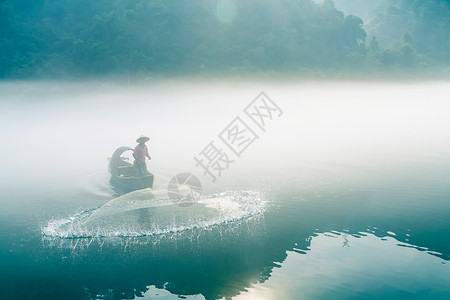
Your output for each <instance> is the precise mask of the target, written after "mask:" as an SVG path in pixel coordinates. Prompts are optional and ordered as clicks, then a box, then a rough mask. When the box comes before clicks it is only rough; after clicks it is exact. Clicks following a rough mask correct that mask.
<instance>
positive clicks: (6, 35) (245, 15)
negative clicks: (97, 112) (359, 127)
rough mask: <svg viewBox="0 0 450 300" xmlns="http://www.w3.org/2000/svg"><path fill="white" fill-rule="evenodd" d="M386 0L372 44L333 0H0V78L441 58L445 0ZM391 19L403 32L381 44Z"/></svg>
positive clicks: (313, 67) (326, 67)
mask: <svg viewBox="0 0 450 300" xmlns="http://www.w3.org/2000/svg"><path fill="white" fill-rule="evenodd" d="M388 2H389V3H390V4H389V5H387V6H386V7H385V9H384V11H383V13H381V14H379V15H378V17H377V19H376V20H375V19H374V21H373V22H372V23H371V25H372V27H373V28H376V29H373V32H374V35H376V38H378V41H379V44H378V42H377V40H376V39H373V38H372V40H371V41H370V42H368V43H366V36H367V34H366V31H365V30H364V29H363V21H362V19H360V18H359V17H357V16H353V15H348V16H345V15H344V13H342V12H340V11H338V10H337V9H336V8H335V6H334V4H333V1H331V0H325V1H323V2H322V3H316V2H313V1H311V0H243V1H237V0H108V1H106V0H96V1H92V0H77V1H73V0H0V77H2V78H27V77H83V76H98V75H110V74H129V73H140V74H147V73H154V74H161V73H165V74H190V73H196V74H197V73H200V74H203V73H205V74H208V73H219V74H241V73H259V72H280V73H286V72H289V73H297V74H304V73H327V72H328V73H336V72H342V71H346V70H360V69H361V68H365V69H367V70H370V69H376V68H384V69H385V70H389V68H390V67H394V66H395V67H396V68H397V67H400V68H403V67H411V66H419V65H433V64H437V63H439V64H442V63H444V64H447V65H448V63H449V61H450V59H449V47H450V40H449V36H450V35H449V34H448V33H449V28H450V26H449V19H448V15H449V14H448V12H449V10H448V1H433V0H429V1H406V0H405V1H400V0H398V1H395V0H392V1H388ZM399 24H402V26H403V27H402V26H400V25H399ZM393 26H395V28H396V29H395V30H398V31H399V32H403V34H402V37H401V39H398V40H396V38H395V37H392V38H391V40H392V41H390V42H389V43H387V44H389V45H388V46H389V47H391V48H392V49H391V50H383V49H381V48H380V46H379V45H380V44H386V39H388V37H387V36H386V35H383V34H384V33H386V32H389V31H390V30H391V29H390V28H391V27H393ZM386 34H388V33H386ZM374 43H377V45H376V47H375V45H374ZM391 45H392V46H391Z"/></svg>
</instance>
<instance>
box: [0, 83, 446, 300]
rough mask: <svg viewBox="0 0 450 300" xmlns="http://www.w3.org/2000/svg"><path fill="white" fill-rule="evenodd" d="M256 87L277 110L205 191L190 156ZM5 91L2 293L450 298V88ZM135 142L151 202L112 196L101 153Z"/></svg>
mask: <svg viewBox="0 0 450 300" xmlns="http://www.w3.org/2000/svg"><path fill="white" fill-rule="evenodd" d="M262 90H264V91H265V92H266V93H267V94H268V95H269V96H270V97H271V98H272V99H273V100H274V101H275V102H276V103H277V104H278V105H279V107H280V108H282V109H283V115H282V116H281V117H279V118H276V119H274V120H273V121H271V123H270V124H268V126H267V130H266V131H265V132H262V131H261V132H258V136H259V138H258V139H257V140H256V141H255V142H254V143H253V144H252V145H251V146H250V147H249V148H248V149H247V150H246V151H245V153H243V154H242V155H241V157H234V159H235V162H234V163H233V164H231V165H230V168H229V169H228V170H226V171H224V172H223V174H222V176H221V177H219V178H218V180H217V181H216V182H214V183H213V182H211V180H210V178H209V177H208V176H205V175H204V174H203V172H202V170H201V169H199V168H198V167H196V166H195V161H194V160H193V157H194V156H196V155H198V154H199V152H200V151H202V149H203V148H204V147H205V146H206V145H207V144H208V143H209V142H210V141H212V140H214V141H216V142H217V143H218V144H219V139H218V138H217V136H218V134H219V133H220V132H221V131H222V130H223V129H224V128H225V127H226V126H227V125H228V124H229V123H230V122H231V121H232V120H233V119H234V118H235V117H236V116H243V114H242V113H243V112H242V110H243V109H244V107H245V106H246V105H247V104H248V103H250V102H251V101H252V100H253V99H254V97H256V95H258V93H259V92H260V91H262ZM0 91H1V95H2V96H1V102H0V114H1V118H0V125H1V129H0V139H1V141H2V157H1V159H0V163H1V164H2V167H3V168H2V169H3V171H4V172H3V173H2V175H1V176H0V179H1V182H0V189H1V190H0V204H1V210H0V230H1V231H0V232H1V235H0V269H1V270H2V272H0V277H1V278H0V299H134V298H137V297H143V298H144V299H153V298H156V299H179V298H183V299H448V298H449V297H450V264H449V260H450V221H449V220H450V218H449V217H450V184H449V183H450V143H449V141H450V119H448V113H449V112H450V104H448V103H447V102H448V99H447V98H448V95H449V94H450V87H449V85H448V83H414V84H413V83H402V84H396V85H394V84H365V83H358V84H351V83H288V84H279V83H270V84H269V83H236V82H234V83H223V82H222V83H217V82H213V83H208V84H204V83H193V82H190V83H187V82H158V83H151V84H150V83H142V84H139V85H136V86H133V87H129V86H120V85H114V84H110V83H96V84H87V83H78V84H75V83H71V84H62V83H45V82H38V83H2V84H0ZM141 134H147V135H149V136H150V137H151V141H150V144H149V148H150V155H151V156H152V161H151V162H150V163H149V169H150V170H151V171H152V172H153V173H154V174H155V176H156V179H155V186H154V191H153V192H152V191H149V190H144V191H139V192H134V193H131V194H127V195H124V196H122V197H121V198H118V199H117V197H119V196H121V195H120V194H118V193H117V192H116V191H115V190H114V189H113V188H112V187H111V186H110V184H109V174H108V172H107V163H108V157H110V156H111V154H112V152H113V151H114V150H115V149H116V148H118V147H120V146H124V145H128V146H134V144H135V142H134V140H135V139H136V138H137V137H138V136H139V135H141ZM224 149H225V148H224ZM230 155H231V154H230ZM180 172H192V173H194V174H195V175H196V176H198V178H199V179H200V180H201V182H202V185H203V196H202V198H201V199H200V201H199V202H198V203H197V204H195V205H193V206H191V207H188V208H180V207H178V206H176V205H174V204H173V203H172V202H171V201H170V200H169V199H168V197H167V194H166V189H167V184H168V182H169V180H170V179H171V177H172V176H173V175H175V174H177V173H180Z"/></svg>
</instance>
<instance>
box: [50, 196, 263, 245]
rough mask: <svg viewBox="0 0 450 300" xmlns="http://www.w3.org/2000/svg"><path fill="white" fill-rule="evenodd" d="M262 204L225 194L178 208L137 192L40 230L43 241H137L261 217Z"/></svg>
mask: <svg viewBox="0 0 450 300" xmlns="http://www.w3.org/2000/svg"><path fill="white" fill-rule="evenodd" d="M264 203H265V202H264V201H263V199H262V197H261V195H260V193H258V192H255V191H227V192H223V193H219V194H211V195H207V196H205V197H202V198H201V199H200V200H199V201H198V202H197V203H196V204H195V205H192V206H190V207H179V206H177V205H175V204H174V203H173V202H172V201H170V199H169V198H168V196H167V193H166V191H152V190H151V189H145V190H139V191H135V192H132V193H129V194H126V195H124V196H121V197H118V198H115V199H113V200H111V201H109V202H107V203H106V204H105V205H103V206H101V207H99V208H95V209H89V210H85V211H83V212H80V213H77V214H75V215H73V216H71V217H69V218H64V219H52V220H50V221H49V222H48V224H47V226H45V227H43V228H42V234H43V235H44V236H47V237H59V238H90V237H140V236H151V235H159V234H164V233H176V232H181V231H186V230H191V229H194V228H209V227H211V226H215V225H220V224H226V223H230V222H236V221H239V220H243V219H246V218H249V217H251V216H254V215H258V214H261V213H262V212H263V210H264Z"/></svg>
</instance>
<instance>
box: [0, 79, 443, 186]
mask: <svg viewBox="0 0 450 300" xmlns="http://www.w3.org/2000/svg"><path fill="white" fill-rule="evenodd" d="M1 89H2V91H3V92H2V94H3V96H2V101H1V104H0V105H1V114H2V116H1V122H2V124H1V125H2V126H1V128H0V134H1V138H2V141H3V145H5V146H4V147H3V150H2V153H3V154H2V165H3V167H4V170H5V172H4V174H5V175H6V174H7V176H4V177H5V178H4V179H3V180H2V184H4V185H6V186H8V185H10V184H14V183H17V182H18V179H19V178H20V179H24V180H32V181H33V182H34V181H41V180H50V179H51V180H56V182H57V181H58V180H61V179H62V180H69V178H70V180H71V181H72V180H74V176H72V173H75V174H77V176H87V175H89V174H93V173H97V172H103V171H105V169H106V165H107V158H108V157H110V156H111V155H112V152H113V151H114V150H115V149H116V148H118V147H119V146H122V145H126V146H134V144H135V139H136V137H137V136H139V135H141V134H146V135H148V136H150V138H151V140H150V144H149V148H150V152H151V156H152V161H151V162H150V168H151V169H152V170H154V172H156V173H158V172H161V173H162V174H161V175H164V176H166V180H167V177H171V176H172V174H173V173H174V172H182V171H190V172H195V170H196V168H195V162H194V161H193V157H194V156H195V155H197V154H198V153H199V152H200V151H201V150H202V149H203V148H204V147H205V146H206V145H207V144H208V143H209V142H210V141H211V140H213V139H214V138H216V137H217V135H218V134H219V133H220V132H221V131H222V130H223V129H224V128H225V127H226V126H227V125H228V124H229V123H230V122H231V121H232V120H233V119H234V118H235V117H236V116H238V115H240V114H242V113H243V109H244V108H245V106H246V105H247V104H249V103H250V102H251V101H252V100H253V99H254V98H255V97H256V96H257V95H258V94H259V93H260V92H261V91H264V92H266V94H267V95H268V96H269V97H271V98H272V99H273V101H275V102H276V103H277V104H278V105H279V106H280V107H281V108H282V109H283V111H284V115H283V116H282V117H280V118H279V119H277V120H274V121H273V122H271V123H270V124H269V125H268V130H267V132H266V133H262V132H261V133H258V134H260V137H259V139H258V140H257V141H256V142H255V143H254V144H252V145H251V147H249V149H248V150H247V151H246V152H245V153H244V154H243V156H242V158H240V159H239V161H238V162H236V163H235V164H234V165H232V167H230V170H229V171H228V172H227V175H228V174H232V173H233V172H234V171H237V170H238V169H246V168H249V167H251V168H252V169H255V170H264V169H265V170H270V168H273V167H275V168H276V167H277V166H292V165H293V164H294V165H295V164H301V163H303V162H308V161H311V160H333V159H339V160H342V159H346V158H351V159H352V160H354V159H355V155H357V156H360V155H370V153H373V152H377V153H376V155H374V157H372V158H377V157H376V156H378V157H379V156H380V155H381V154H382V153H386V152H390V153H391V152H392V150H398V151H401V150H405V149H408V152H411V153H413V152H414V151H426V150H427V148H432V150H433V151H435V150H436V149H438V148H441V147H446V146H447V145H448V142H447V141H448V137H449V134H450V133H449V130H448V128H449V127H448V122H449V121H448V118H447V117H446V116H447V111H448V109H449V104H448V101H447V99H446V98H447V97H446V95H448V93H449V86H448V84H447V83H446V82H429V83H427V82H425V83H400V84H393V83H346V82H342V83H327V82H313V83H310V84H306V83H296V82H290V83H271V82H266V83H264V82H263V83H252V82H249V83H245V82H232V81H228V82H226V81H225V82H217V81H216V82H214V81H213V82H210V83H201V82H189V81H172V82H171V81H169V82H154V83H149V84H139V85H135V86H133V85H130V86H127V85H120V84H119V85H118V84H113V83H102V82H94V83H84V84H81V83H79V84H76V83H64V82H62V83H59V82H35V83H2V84H1ZM281 168H282V167H281ZM197 169H198V168H197ZM229 176H232V175H229ZM68 177H69V178H68ZM160 180H161V179H159V178H158V177H157V182H159V181H160ZM56 182H55V183H56Z"/></svg>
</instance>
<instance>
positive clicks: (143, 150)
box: [133, 135, 151, 177]
mask: <svg viewBox="0 0 450 300" xmlns="http://www.w3.org/2000/svg"><path fill="white" fill-rule="evenodd" d="M149 140H150V138H149V137H146V136H143V135H141V136H140V137H139V138H138V139H137V140H136V142H138V145H137V146H136V147H135V148H134V152H133V157H134V159H135V161H134V165H135V166H136V168H137V170H138V175H139V177H143V176H145V175H147V174H148V171H147V164H146V163H145V158H146V157H148V159H151V157H150V156H149V155H148V148H147V146H146V145H145V143H146V142H148V141H149Z"/></svg>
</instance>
